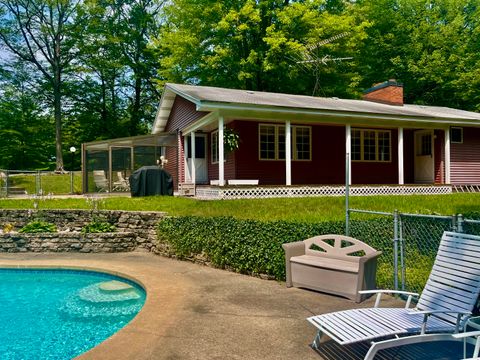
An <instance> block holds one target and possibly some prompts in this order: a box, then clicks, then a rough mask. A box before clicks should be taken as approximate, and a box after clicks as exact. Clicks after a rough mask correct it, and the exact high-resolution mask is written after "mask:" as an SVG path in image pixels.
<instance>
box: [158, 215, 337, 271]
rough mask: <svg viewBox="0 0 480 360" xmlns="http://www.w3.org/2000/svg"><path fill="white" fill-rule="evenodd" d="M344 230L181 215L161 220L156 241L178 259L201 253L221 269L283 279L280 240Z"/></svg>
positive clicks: (329, 224)
mask: <svg viewBox="0 0 480 360" xmlns="http://www.w3.org/2000/svg"><path fill="white" fill-rule="evenodd" d="M343 232H344V223H343V222H340V221H336V222H324V223H317V224H309V223H293V222H287V221H271V222H262V221H255V220H237V219H234V218H232V217H211V218H203V217H194V216H184V217H177V218H167V219H164V220H162V221H161V222H160V224H159V241H160V242H164V243H167V244H169V245H170V246H171V249H172V251H173V253H174V254H175V255H176V256H178V257H179V258H188V257H191V256H194V255H198V254H203V255H204V256H206V257H207V259H208V260H209V261H210V262H211V263H212V264H213V265H214V266H217V267H220V268H230V269H233V270H235V271H237V272H240V273H246V274H267V275H271V276H274V277H275V278H276V279H284V278H285V256H284V251H283V249H282V244H283V243H287V242H293V241H299V240H303V239H306V238H309V237H312V236H315V235H318V234H326V233H343Z"/></svg>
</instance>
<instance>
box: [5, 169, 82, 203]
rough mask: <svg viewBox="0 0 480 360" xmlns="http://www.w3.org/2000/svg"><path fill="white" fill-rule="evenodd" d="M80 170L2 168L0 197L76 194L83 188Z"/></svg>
mask: <svg viewBox="0 0 480 360" xmlns="http://www.w3.org/2000/svg"><path fill="white" fill-rule="evenodd" d="M81 184H82V176H81V172H79V171H70V172H65V173H55V172H52V171H28V170H6V169H0V197H9V196H25V195H47V194H51V195H63V194H76V193H80V192H81V190H82V186H81Z"/></svg>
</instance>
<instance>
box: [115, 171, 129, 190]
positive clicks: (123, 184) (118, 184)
mask: <svg viewBox="0 0 480 360" xmlns="http://www.w3.org/2000/svg"><path fill="white" fill-rule="evenodd" d="M113 190H114V191H130V183H129V181H128V179H125V178H124V177H123V173H122V172H121V171H117V181H115V182H114V183H113Z"/></svg>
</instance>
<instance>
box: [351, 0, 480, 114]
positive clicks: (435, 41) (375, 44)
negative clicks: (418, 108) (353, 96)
mask: <svg viewBox="0 0 480 360" xmlns="http://www.w3.org/2000/svg"><path fill="white" fill-rule="evenodd" d="M479 5H480V2H479V1H478V0H462V1H456V0H439V1H434V2H432V1H431V2H428V3H426V2H425V1H421V0H397V1H391V0H380V1H362V2H361V3H359V6H358V7H356V10H357V11H358V12H357V14H358V15H359V16H360V18H361V19H364V20H368V21H371V22H372V23H373V26H372V27H370V28H369V29H367V34H368V37H367V38H366V39H365V41H364V42H363V44H362V46H361V48H362V50H361V54H360V57H361V59H362V64H361V68H362V74H363V76H364V80H363V85H364V86H365V87H366V88H368V87H370V86H372V85H373V84H374V83H377V82H381V81H385V80H387V79H389V78H396V79H397V80H399V81H400V82H403V83H404V84H405V97H406V101H407V102H410V103H419V104H428V105H441V106H451V107H460V108H463V109H468V110H477V111H478V110H479V109H480V108H479V104H480V102H479V100H480V92H479V91H478V89H479V87H478V85H479V83H480V77H479V73H478V64H479V63H480V52H479V49H480V47H479V43H478V41H477V40H476V39H477V38H478V35H479V32H480V21H479V19H480V16H479V15H480V12H479V11H480V7H479Z"/></svg>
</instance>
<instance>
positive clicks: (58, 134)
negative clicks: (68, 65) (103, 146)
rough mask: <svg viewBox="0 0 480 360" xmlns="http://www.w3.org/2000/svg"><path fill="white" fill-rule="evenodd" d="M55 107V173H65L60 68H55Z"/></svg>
mask: <svg viewBox="0 0 480 360" xmlns="http://www.w3.org/2000/svg"><path fill="white" fill-rule="evenodd" d="M53 107H54V118H55V155H56V166H55V171H58V172H63V171H64V169H63V153H62V93H61V74H60V67H59V66H56V67H55V76H54V78H53Z"/></svg>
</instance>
